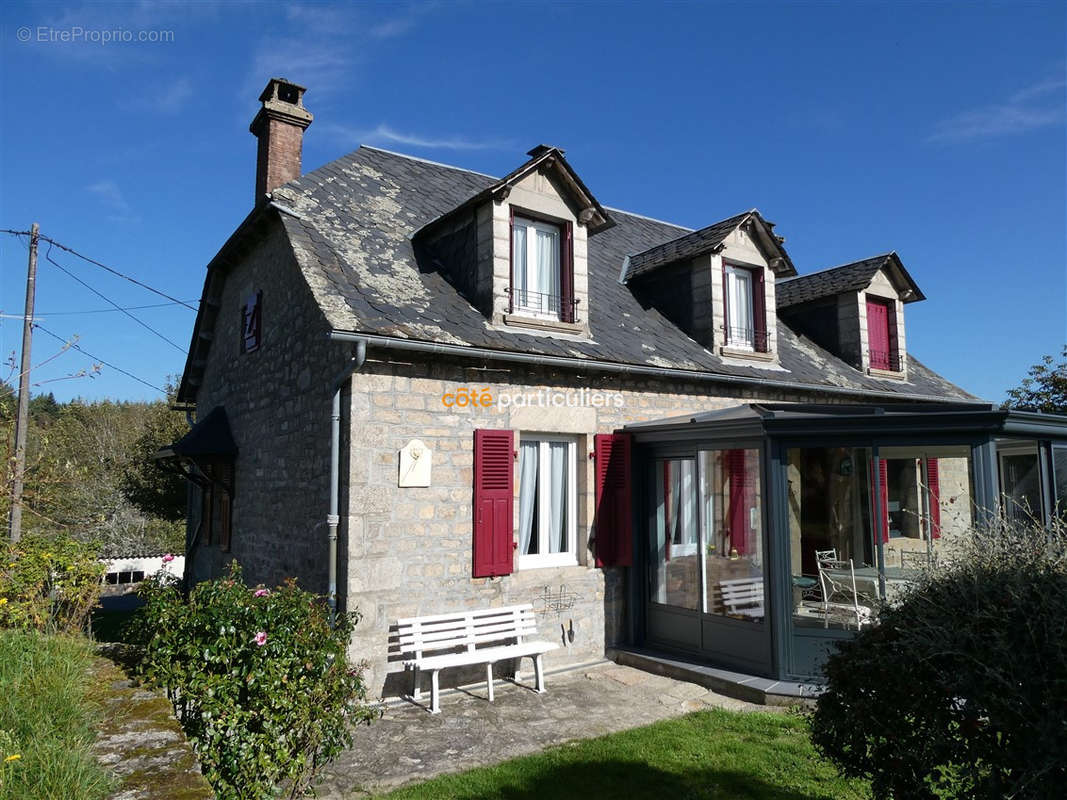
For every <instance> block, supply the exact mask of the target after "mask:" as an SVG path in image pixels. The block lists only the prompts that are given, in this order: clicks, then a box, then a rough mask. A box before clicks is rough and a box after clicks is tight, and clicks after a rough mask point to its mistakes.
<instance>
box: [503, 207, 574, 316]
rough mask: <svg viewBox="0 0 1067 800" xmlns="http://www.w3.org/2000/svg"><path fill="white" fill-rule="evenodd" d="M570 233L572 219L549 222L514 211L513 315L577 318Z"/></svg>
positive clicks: (512, 255)
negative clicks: (561, 221)
mask: <svg viewBox="0 0 1067 800" xmlns="http://www.w3.org/2000/svg"><path fill="white" fill-rule="evenodd" d="M570 232H571V226H570V223H569V222H563V223H557V222H549V221H545V220H539V219H533V218H531V217H525V216H520V215H519V214H516V213H514V212H512V218H511V287H510V292H509V294H510V298H511V302H510V306H511V313H512V314H522V315H528V316H531V317H535V318H537V319H548V320H559V321H562V322H574V321H575V313H574V306H575V301H574V290H573V288H572V287H573V285H574V280H573V269H574V267H573V262H572V259H571V256H570V252H571V248H570Z"/></svg>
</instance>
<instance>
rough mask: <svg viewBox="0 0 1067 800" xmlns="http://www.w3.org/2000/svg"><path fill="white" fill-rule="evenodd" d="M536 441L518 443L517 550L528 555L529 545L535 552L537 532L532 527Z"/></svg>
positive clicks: (535, 488) (537, 451)
mask: <svg viewBox="0 0 1067 800" xmlns="http://www.w3.org/2000/svg"><path fill="white" fill-rule="evenodd" d="M539 452H540V448H539V446H538V443H537V442H520V443H519V552H520V553H522V554H523V555H530V552H531V551H530V547H531V545H533V546H534V550H533V552H535V553H536V552H537V549H536V545H537V532H536V531H535V530H534V529H533V528H534V526H533V520H534V508H535V507H536V504H537V460H538V457H539Z"/></svg>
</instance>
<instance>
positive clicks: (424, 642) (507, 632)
mask: <svg viewBox="0 0 1067 800" xmlns="http://www.w3.org/2000/svg"><path fill="white" fill-rule="evenodd" d="M536 634H537V629H536V628H534V627H533V626H530V627H524V628H514V627H511V628H500V629H499V630H493V631H484V632H481V633H466V634H464V635H462V636H452V635H446V634H444V633H437V634H429V635H427V636H410V637H408V636H402V637H401V638H400V640H399V644H400V647H401V648H402V649H404V650H414V649H416V648H418V649H421V650H441V649H444V648H448V647H454V646H457V645H465V644H470V643H471V642H474V643H475V644H477V643H479V642H494V641H499V640H500V639H514V638H516V637H519V636H534V635H536Z"/></svg>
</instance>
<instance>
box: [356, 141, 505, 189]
mask: <svg viewBox="0 0 1067 800" xmlns="http://www.w3.org/2000/svg"><path fill="white" fill-rule="evenodd" d="M360 150H374V151H376V152H378V153H387V154H388V155H391V156H396V157H397V158H406V159H408V160H409V161H421V162H422V163H423V164H432V165H433V166H435V167H444V168H445V169H454V170H456V172H466V173H469V174H471V175H478V176H479V177H482V178H491V179H492V180H494V181H498V180H500V176H499V175H489V174H488V173H485V172H478V171H477V170H474V169H467V168H466V167H457V166H456V165H455V164H445V163H444V162H441V161H433V160H432V159H429V158H420V157H419V156H413V155H409V154H408V153H398V152H396V151H395V150H386V149H385V148H384V147H374V146H373V145H369V144H361V145H360V146H359V147H357V148H356V149H355V150H353V151H352V153H357V152H359V151H360ZM352 153H349V154H348V155H351V154H352ZM341 158H344V156H341Z"/></svg>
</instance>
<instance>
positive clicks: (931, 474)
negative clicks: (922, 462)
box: [926, 458, 941, 539]
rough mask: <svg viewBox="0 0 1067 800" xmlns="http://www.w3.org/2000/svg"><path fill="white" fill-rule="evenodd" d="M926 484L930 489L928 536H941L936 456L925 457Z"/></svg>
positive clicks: (939, 481)
mask: <svg viewBox="0 0 1067 800" xmlns="http://www.w3.org/2000/svg"><path fill="white" fill-rule="evenodd" d="M926 486H927V488H928V489H929V490H930V536H931V538H934V539H940V538H941V475H940V469H939V468H938V465H937V459H936V458H928V459H926Z"/></svg>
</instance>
